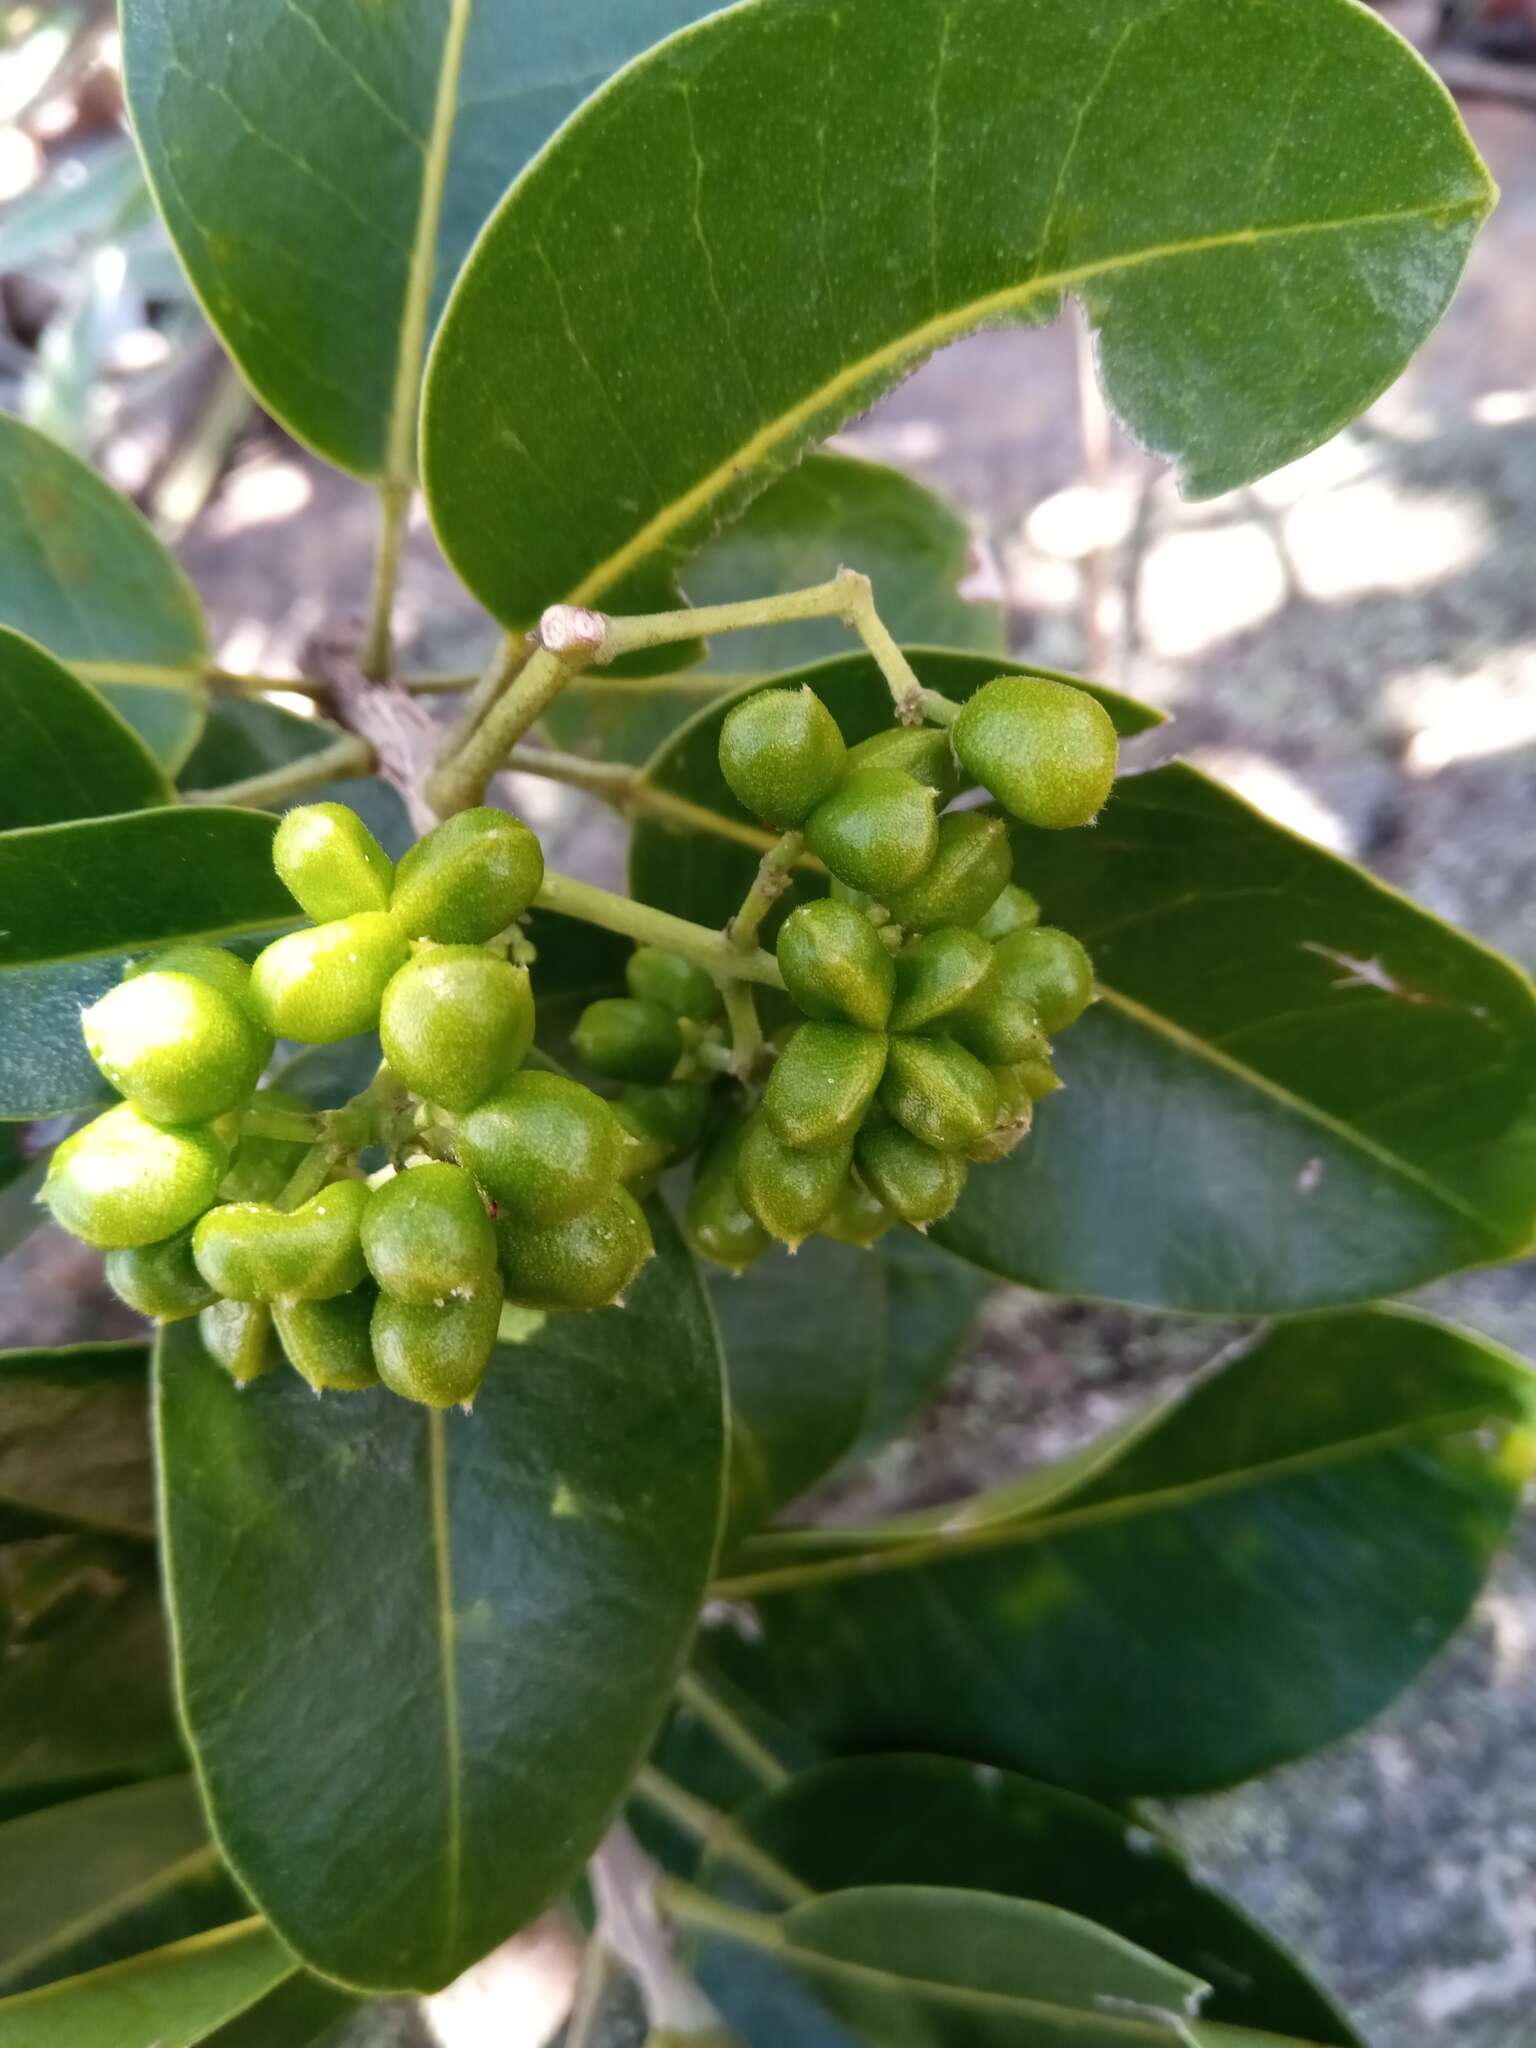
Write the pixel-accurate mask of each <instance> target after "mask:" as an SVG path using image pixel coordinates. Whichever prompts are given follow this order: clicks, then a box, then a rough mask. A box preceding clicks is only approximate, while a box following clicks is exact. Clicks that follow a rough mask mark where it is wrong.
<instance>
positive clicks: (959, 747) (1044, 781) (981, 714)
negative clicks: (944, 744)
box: [950, 676, 1119, 831]
mask: <svg viewBox="0 0 1536 2048" xmlns="http://www.w3.org/2000/svg"><path fill="white" fill-rule="evenodd" d="M950 736H951V738H952V739H953V741H954V748H955V752H956V754H957V755H958V756H959V759H960V764H961V766H962V767H963V768H964V769H965V770H966V772H967V773H968V774H969V775H971V776H973V777H974V778H975V780H976V781H977V782H979V783H981V784H982V785H983V787H985V788H987V789H989V790H990V791H991V792H992V794H993V795H994V796H995V797H996V798H997V800H998V802H999V803H1000V804H1001V805H1002V806H1003V809H1004V810H1005V811H1011V812H1012V813H1013V815H1014V816H1015V817H1016V818H1022V819H1023V820H1024V822H1025V823H1026V824H1028V825H1040V826H1044V827H1046V828H1048V829H1050V830H1052V831H1060V830H1063V829H1065V828H1067V827H1069V826H1073V825H1091V824H1092V823H1093V821H1094V819H1095V818H1096V817H1097V816H1098V814H1099V812H1100V811H1101V810H1102V809H1103V807H1104V800H1105V798H1106V797H1107V796H1108V795H1109V792H1110V787H1111V785H1112V784H1113V782H1114V779H1115V756H1116V753H1117V751H1118V745H1119V742H1118V741H1117V740H1116V737H1115V727H1114V722H1113V720H1112V719H1111V718H1110V715H1109V713H1108V712H1107V711H1106V710H1105V709H1104V707H1103V705H1102V704H1101V703H1100V702H1099V701H1098V699H1097V698H1096V697H1090V696H1089V694H1088V692H1087V691H1086V690H1075V689H1073V687H1072V686H1071V684H1070V683H1058V682H1053V681H1052V680H1051V679H1050V678H1049V677H1047V676H999V677H998V678H997V680H996V681H995V682H991V683H984V684H983V685H982V687H981V688H980V689H979V690H978V691H977V692H976V694H975V696H974V697H972V698H971V699H970V700H969V702H968V703H967V704H966V705H965V707H964V708H963V710H962V711H961V713H960V716H959V717H958V718H957V719H956V720H955V722H954V724H953V726H952V727H951V728H950Z"/></svg>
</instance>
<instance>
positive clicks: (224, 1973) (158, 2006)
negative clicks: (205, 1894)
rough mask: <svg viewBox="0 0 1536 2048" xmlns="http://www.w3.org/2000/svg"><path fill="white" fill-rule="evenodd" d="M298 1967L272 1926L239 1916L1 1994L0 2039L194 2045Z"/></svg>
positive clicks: (86, 2045)
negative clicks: (100, 1965) (78, 1973)
mask: <svg viewBox="0 0 1536 2048" xmlns="http://www.w3.org/2000/svg"><path fill="white" fill-rule="evenodd" d="M297 1967H298V1966H297V1964H296V1963H295V1962H294V1959H293V1957H292V1956H291V1955H290V1954H289V1953H288V1951H287V1949H285V1948H284V1947H283V1945H282V1943H281V1942H280V1941H279V1940H278V1939H277V1937H276V1935H275V1934H273V1933H272V1931H271V1929H270V1928H269V1927H266V1926H264V1925H263V1923H262V1922H261V1921H260V1920H237V1921H235V1922H234V1923H233V1925H231V1926H228V1927H219V1928H215V1929H213V1930H212V1931H211V1932H210V1933H206V1934H194V1935H192V1936H190V1937H189V1938H188V1939H187V1940H186V1941H177V1942H172V1943H171V1944H170V1945H169V1946H168V1947H166V1948H159V1949H152V1950H150V1952H149V1953H148V1954H147V1955H142V1956H134V1957H133V1958H131V1959H130V1960H129V1961H127V1962H121V1963H109V1964H108V1965H107V1967H106V1968H105V1969H102V1970H92V1971H90V1972H89V1973H88V1974H87V1975H85V1976H82V1977H66V1978H64V1979H63V1980H62V1981H61V1982H60V1983H57V1984H48V1985H45V1986H44V1987H43V1988H42V1989H41V1990H39V1991H25V1992H23V1993H22V1994H21V1995H20V1996H19V1997H17V1998H6V1999H0V2039H3V2040H4V2041H5V2044H6V2048H193V2044H195V2043H196V2042H199V2041H210V2040H213V2039H215V2038H217V2030H218V2029H219V2028H220V2027H222V2026H223V2025H224V2023H225V2022H226V2021H229V2020H233V2019H235V2018H237V2017H238V2016H239V2015H240V2014H241V2013H243V2012H245V2011H247V2010H248V2009H249V2008H250V2007H251V2006H253V2005H255V2004H256V2003H257V2001H258V2000H259V1999H262V1998H265V1997H266V1996H267V1994H268V1993H269V1992H271V1991H273V1990H275V1989H276V1988H277V1986H279V1985H280V1984H282V1983H283V1982H284V1980H285V1979H287V1978H289V1977H291V1976H292V1975H293V1974H294V1971H295V1970H296V1968H297Z"/></svg>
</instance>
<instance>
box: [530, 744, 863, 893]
mask: <svg viewBox="0 0 1536 2048" xmlns="http://www.w3.org/2000/svg"><path fill="white" fill-rule="evenodd" d="M503 765H504V766H505V767H507V768H510V769H512V770H513V771H514V772H515V773H516V774H519V775H538V776H541V777H542V778H543V779H544V780H545V781H547V782H558V783H561V784H563V785H564V786H565V787H566V788H567V789H579V790H583V791H585V793H586V794H587V795H588V796H595V797H597V798H598V799H599V800H600V801H601V802H603V803H605V804H608V805H609V806H611V808H612V809H614V810H616V811H619V812H621V813H622V814H623V815H624V816H625V817H626V818H655V819H657V820H658V821H659V822H660V823H662V824H666V825H676V826H678V827H680V828H681V829H682V830H684V831H688V832H707V833H710V834H711V835H712V836H713V837H714V838H716V839H730V840H733V841H734V842H735V843H736V845H738V846H750V847H751V848H752V850H753V851H754V852H755V853H767V852H768V851H769V850H770V849H771V848H772V847H775V846H777V845H778V843H779V835H778V834H777V833H776V832H770V831H767V830H765V829H764V827H763V826H761V825H753V824H749V823H748V822H747V821H746V820H745V819H743V818H727V817H726V816H725V815H724V813H723V812H721V811H712V810H710V808H709V807H708V805H707V804H696V803H694V802H693V801H692V800H691V799H690V798H688V797H685V796H677V795H676V794H674V792H673V791H672V790H670V789H662V788H661V787H660V785H659V784H657V783H654V782H652V781H651V780H650V779H649V778H648V777H647V775H646V773H645V770H644V769H643V768H630V767H626V766H625V765H624V763H622V762H619V761H589V760H587V759H586V757H585V756H584V755H581V754H562V753H559V752H557V751H556V750H555V749H554V748H553V747H513V748H512V750H511V752H510V753H509V754H508V755H507V758H506V761H505V762H504V764H503ZM795 865H796V866H797V867H800V868H803V869H805V870H806V872H807V873H810V874H821V875H824V874H825V873H826V868H825V867H824V866H823V865H822V863H821V862H820V861H819V860H818V859H817V858H816V856H815V855H814V854H813V853H801V854H800V856H799V857H798V859H797V860H796V863H795Z"/></svg>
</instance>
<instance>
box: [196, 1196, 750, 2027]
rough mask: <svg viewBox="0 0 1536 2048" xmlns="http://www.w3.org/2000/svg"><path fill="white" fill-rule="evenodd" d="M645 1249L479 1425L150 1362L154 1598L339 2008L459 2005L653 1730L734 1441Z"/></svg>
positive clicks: (688, 1300)
mask: <svg viewBox="0 0 1536 2048" xmlns="http://www.w3.org/2000/svg"><path fill="white" fill-rule="evenodd" d="M654 1224H655V1228H656V1231H657V1241H658V1246H659V1255H658V1257H657V1258H656V1259H655V1260H654V1261H653V1262H652V1263H651V1264H650V1265H649V1266H648V1267H647V1268H646V1271H645V1274H644V1275H643V1276H642V1278H641V1280H640V1281H639V1283H638V1284H637V1285H636V1287H635V1288H634V1289H633V1291H632V1293H631V1296H630V1298H629V1301H628V1303H627V1305H626V1307H625V1308H624V1309H623V1310H622V1311H617V1310H614V1311H608V1310H604V1311H600V1312H598V1313H595V1314H590V1315H580V1316H566V1317H551V1318H549V1319H548V1320H547V1321H546V1322H545V1323H544V1324H543V1325H542V1327H541V1328H540V1329H539V1330H538V1331H537V1333H536V1334H534V1335H533V1336H532V1337H530V1338H529V1339H528V1341H527V1342H525V1343H523V1344H521V1345H514V1346H503V1347H501V1349H499V1351H498V1353H497V1355H496V1358H495V1360H494V1361H493V1364H492V1367H491V1371H490V1374H489V1376H488V1378H487V1380H486V1383H485V1386H484V1388H483V1389H482V1391H481V1393H480V1395H479V1397H478V1399H477V1401H476V1403H475V1409H474V1413H473V1415H472V1416H463V1415H460V1414H458V1413H454V1414H452V1415H450V1416H442V1415H438V1414H436V1413H433V1412H426V1411H423V1410H422V1409H420V1408H417V1407H414V1406H412V1405H411V1404H409V1403H407V1402H404V1401H400V1400H397V1399H395V1398H394V1397H393V1396H391V1395H389V1394H387V1393H385V1392H384V1391H382V1390H379V1391H376V1392H372V1393H367V1394H359V1395H349V1396H346V1397H340V1396H337V1397H332V1398H330V1399H326V1400H322V1401H317V1400H316V1399H315V1398H314V1396H313V1395H312V1394H311V1393H310V1391H309V1389H308V1388H307V1387H306V1386H304V1385H303V1384H302V1382H301V1381H299V1379H298V1378H297V1377H296V1376H295V1375H293V1374H290V1373H288V1372H282V1373H279V1374H274V1375H272V1376H270V1377H269V1378H266V1379H263V1380H261V1381H259V1382H258V1383H257V1384H256V1385H254V1386H253V1387H251V1388H249V1389H248V1390H247V1391H245V1392H243V1393H242V1392H239V1391H237V1390H236V1389H235V1388H234V1387H233V1385H232V1383H231V1382H230V1380H229V1379H228V1378H227V1376H226V1375H225V1374H224V1373H222V1372H220V1371H219V1370H218V1369H217V1368H216V1367H215V1366H214V1365H213V1364H212V1363H211V1362H210V1361H209V1360H208V1359H207V1357H206V1356H205V1355H204V1353H203V1352H202V1349H201V1347H200V1345H199V1342H198V1339H197V1333H196V1329H195V1327H194V1326H192V1325H189V1324H185V1323H183V1324H177V1325H173V1326H171V1327H170V1328H169V1329H168V1330H167V1331H166V1332H165V1333H164V1335H163V1337H162V1339H161V1346H160V1367H159V1384H160V1412H161V1448H162V1457H163V1472H164V1480H163V1483H164V1489H165V1511H164V1522H165V1529H164V1548H165V1555H166V1570H167V1577H168V1583H169V1586H170V1593H171V1600H172V1604H173V1608H174V1611H175V1615H176V1634H177V1641H178V1655H179V1662H180V1680H181V1691H182V1699H183V1703H184V1707H185V1712H186V1718H187V1724H188V1727H189V1729H190V1732H191V1737H192V1740H193V1743H194V1745H195V1747H196V1750H197V1754H198V1760H199V1764H200V1767H201V1771H202V1774H203V1777H204V1781H205V1783H206V1786H207V1791H208V1796H209V1801H210V1806H211V1811H212V1815H213V1821H214V1826H215V1829H216V1832H217V1835H218V1839H219V1841H220V1844H221V1846H222V1847H223V1849H224V1851H225V1853H226V1855H227V1857H228V1859H229V1862H230V1864H231V1866H232V1867H233V1868H234V1870H235V1871H236V1873H237V1874H238V1875H239V1877H240V1878H241V1880H242V1882H243V1883H245V1884H246V1885H247V1886H248V1887H249V1889H250V1891H251V1892H252V1894H253V1896H254V1897H255V1898H256V1899H257V1901H258V1902H259V1903H260V1904H261V1905H262V1907H263V1909H264V1910H265V1911H266V1912H267V1913H268V1914H269V1916H270V1917H271V1919H272V1921H273V1923H274V1925H275V1926H277V1927H279V1928H280V1929H282V1930H283V1931H284V1932H285V1935H287V1936H288V1937H290V1938H291V1940H292V1941H293V1942H294V1943H295V1944H296V1945H297V1947H298V1949H299V1951H300V1952H301V1953H302V1954H303V1955H304V1956H305V1957H306V1958H307V1959H309V1960H311V1961H312V1962H313V1963H314V1964H315V1965H316V1967H318V1968H323V1969H324V1970H325V1971H327V1973H330V1974H334V1975H336V1976H338V1977H340V1978H342V1979H343V1980H345V1981H347V1982H351V1983H359V1984H367V1985H371V1986H375V1987H418V1986H421V1985H431V1986H437V1985H441V1984H443V1983H445V1982H447V1981H448V1979H450V1978H451V1977H453V1976H455V1975H456V1974H457V1973H458V1972H459V1971H460V1970H462V1969H463V1968H465V1967H466V1966H467V1965H468V1964H469V1963H470V1962H472V1961H474V1960H475V1959H476V1958H477V1957H479V1956H480V1955H482V1954H484V1953H485V1951H486V1950H487V1949H488V1948H490V1947H492V1946H493V1945H494V1944H495V1943H496V1942H498V1941H499V1940H501V1939H502V1938H503V1937H504V1936H505V1935H507V1934H508V1933H510V1932H511V1931H512V1930H513V1929H514V1928H516V1927H518V1926H520V1925H522V1924H523V1923H524V1922H525V1921H526V1920H528V1919H529V1918H530V1917H531V1916H532V1915H533V1914H534V1913H536V1912H537V1911H538V1910H539V1909H540V1908H541V1907H543V1906H544V1905H545V1904H546V1903H547V1902H548V1900H549V1899H550V1897H551V1896H553V1895H554V1894H555V1893H556V1892H557V1891H559V1890H560V1889H561V1888H562V1887H563V1886H564V1885H565V1884H566V1883H568V1882H569V1880H570V1879H571V1877H572V1876H573V1875H574V1874H575V1872H576V1871H577V1870H578V1869H579V1867H580V1864H581V1862H582V1860H583V1859H584V1857H585V1856H586V1855H587V1854H588V1853H589V1851H590V1850H591V1847H592V1845H593V1843H594V1842H595V1841H596V1839H597V1837H598V1836H599V1835H600V1833H601V1832H602V1829H603V1827H604V1826H605V1825H606V1823H607V1820H608V1818H609V1816H610V1814H611V1813H612V1811H613V1809H614V1807H615V1806H616V1805H617V1803H618V1801H619V1800H620V1798H621V1796H622V1794H623V1791H624V1788H625V1786H626V1784H627V1782H628V1779H629V1776H630V1774H631V1772H632V1770H633V1768H634V1766H635V1764H636V1763H637V1762H638V1761H639V1759H640V1757H641V1756H642V1755H643V1754H644V1751H645V1749H646V1748H647V1747H648V1745H649V1743H650V1741H651V1739H652V1736H653V1735H654V1732H655V1729H656V1727H657V1725H658V1723H659V1721H660V1719H661V1715H662V1713H663V1710H664V1708H665V1704H666V1700H667V1695H668V1693H669V1691H670V1689H671V1685H672V1681H673V1679H674V1677H675V1675H676V1671H677V1667H678V1665H679V1663H680V1661H681V1658H682V1656H683V1654H684V1651H685V1648H686V1645H687V1642H688V1638H689V1635H690V1632H691V1629H692V1625H693V1619H694V1615H695V1612H696V1609H697V1606H698V1603H699V1599H700V1596H701V1593H702V1590H703V1584H704V1579H705V1576H706V1574H707V1572H708V1569H709V1565H710V1561H711V1558H712V1555H713V1551H714V1543H715V1531H716V1521H717V1517H718V1512H719V1500H720V1490H721V1469H720V1468H721V1461H722V1457H723V1436H722V1418H721V1398H720V1382H719V1361H718V1356H717V1353H716V1349H715V1343H714V1335H713V1330H712V1328H711V1325H710V1322H709V1317H708V1312H707V1309H706V1307H705V1304H704V1300H703V1296H702V1293H701V1291H700V1289H699V1286H698V1283H697V1281H696V1279H695V1277H694V1276H693V1274H692V1271H691V1267H690V1264H689V1261H688V1259H687V1256H686V1254H685V1253H684V1252H683V1250H682V1248H681V1244H680V1241H679V1240H678V1238H677V1236H676V1234H675V1232H674V1230H673V1229H672V1227H671V1226H670V1224H669V1223H668V1222H667V1221H666V1219H665V1217H664V1215H662V1214H661V1213H660V1212H657V1213H656V1214H655V1218H654ZM300 1646H302V1654H299V1651H300ZM616 1672H621V1673H622V1674H623V1683H622V1684H617V1683H615V1680H614V1674H615V1673H616ZM402 1701H408V1702H409V1703H410V1711H409V1712H402V1711H400V1704H401V1702H402Z"/></svg>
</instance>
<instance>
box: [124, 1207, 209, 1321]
mask: <svg viewBox="0 0 1536 2048" xmlns="http://www.w3.org/2000/svg"><path fill="white" fill-rule="evenodd" d="M106 1272H107V1285H108V1286H109V1287H110V1288H111V1290H112V1292H113V1293H114V1294H115V1295H116V1296H117V1298H118V1300H119V1301H125V1302H127V1304H128V1306H129V1307H130V1308H132V1309H137V1310H138V1312H139V1314H140V1315H141V1316H152V1317H153V1318H154V1320H155V1321H156V1322H157V1323H175V1322H179V1321H180V1320H181V1319H182V1317H183V1316H191V1315H196V1313H197V1311H198V1310H199V1309H202V1308H207V1307H208V1305H209V1303H210V1302H212V1301H213V1299H214V1292H213V1289H212V1288H211V1287H210V1286H209V1285H208V1283H207V1282H206V1281H205V1280H204V1278H203V1276H202V1274H201V1273H199V1272H198V1270H197V1267H196V1265H195V1264H194V1263H193V1259H192V1233H191V1231H190V1230H178V1231H177V1233H176V1235H175V1236H174V1237H166V1238H162V1239H161V1241H160V1242H159V1244H144V1245H135V1246H133V1247H132V1248H131V1249H129V1250H126V1251H116V1252H108V1253H107V1258H106Z"/></svg>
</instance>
